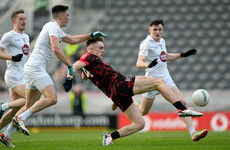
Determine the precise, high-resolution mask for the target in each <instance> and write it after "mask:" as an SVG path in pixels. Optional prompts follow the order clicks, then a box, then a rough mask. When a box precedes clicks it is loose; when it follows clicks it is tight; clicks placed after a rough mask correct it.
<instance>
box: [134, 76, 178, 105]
mask: <svg viewBox="0 0 230 150" xmlns="http://www.w3.org/2000/svg"><path fill="white" fill-rule="evenodd" d="M153 90H158V91H159V92H160V93H161V95H162V96H163V97H164V98H165V99H166V100H168V101H169V102H170V103H171V104H174V103H175V102H177V101H178V98H177V96H176V95H175V94H174V93H173V91H172V90H171V89H170V88H169V87H168V86H167V85H166V84H165V82H164V80H162V79H157V78H153V77H144V76H136V78H135V83H134V87H133V93H134V95H136V94H142V93H145V92H148V91H153Z"/></svg>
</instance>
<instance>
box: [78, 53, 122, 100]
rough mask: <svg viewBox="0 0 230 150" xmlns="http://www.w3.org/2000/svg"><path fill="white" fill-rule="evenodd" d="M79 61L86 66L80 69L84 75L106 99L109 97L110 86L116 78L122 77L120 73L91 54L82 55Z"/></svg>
mask: <svg viewBox="0 0 230 150" xmlns="http://www.w3.org/2000/svg"><path fill="white" fill-rule="evenodd" d="M79 61H81V62H84V63H85V64H86V65H87V66H86V67H84V68H82V70H83V72H84V73H85V75H86V76H87V77H88V78H89V79H90V80H91V81H92V82H93V83H94V84H95V85H96V86H97V87H98V88H99V89H101V90H102V91H103V92H104V93H105V94H106V95H107V96H108V97H110V95H111V88H110V86H111V85H110V84H111V83H112V82H113V81H114V79H115V78H116V77H118V76H120V77H124V76H123V75H122V74H121V73H120V72H117V71H115V70H114V69H113V68H112V67H111V66H109V65H108V64H106V63H105V62H103V61H102V60H101V59H99V58H98V57H97V56H96V55H95V54H93V53H86V54H84V55H83V56H82V57H81V58H80V59H79Z"/></svg>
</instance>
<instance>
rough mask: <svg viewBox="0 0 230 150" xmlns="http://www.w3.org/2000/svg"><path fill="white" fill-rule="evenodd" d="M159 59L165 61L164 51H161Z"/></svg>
mask: <svg viewBox="0 0 230 150" xmlns="http://www.w3.org/2000/svg"><path fill="white" fill-rule="evenodd" d="M160 60H161V61H162V62H166V61H167V55H166V53H165V51H162V52H161V54H160Z"/></svg>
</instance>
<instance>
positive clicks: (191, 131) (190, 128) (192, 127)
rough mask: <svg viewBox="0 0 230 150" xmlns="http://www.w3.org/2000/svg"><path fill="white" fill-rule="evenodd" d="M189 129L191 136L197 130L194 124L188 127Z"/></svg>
mask: <svg viewBox="0 0 230 150" xmlns="http://www.w3.org/2000/svg"><path fill="white" fill-rule="evenodd" d="M188 131H189V133H190V135H191V136H192V135H193V134H194V133H195V132H196V130H195V128H194V126H190V127H188Z"/></svg>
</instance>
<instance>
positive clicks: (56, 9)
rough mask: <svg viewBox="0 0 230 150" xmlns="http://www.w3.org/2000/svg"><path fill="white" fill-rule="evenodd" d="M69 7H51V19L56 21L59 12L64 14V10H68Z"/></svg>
mask: <svg viewBox="0 0 230 150" xmlns="http://www.w3.org/2000/svg"><path fill="white" fill-rule="evenodd" d="M68 8H69V6H65V5H55V6H53V7H52V16H53V19H56V18H57V17H58V15H59V13H61V12H65V11H66V10H68Z"/></svg>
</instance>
